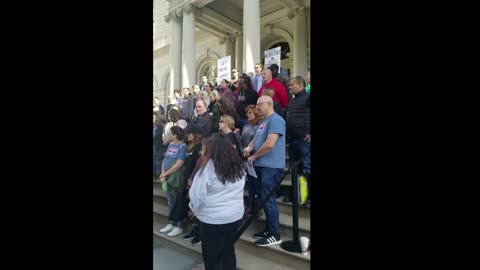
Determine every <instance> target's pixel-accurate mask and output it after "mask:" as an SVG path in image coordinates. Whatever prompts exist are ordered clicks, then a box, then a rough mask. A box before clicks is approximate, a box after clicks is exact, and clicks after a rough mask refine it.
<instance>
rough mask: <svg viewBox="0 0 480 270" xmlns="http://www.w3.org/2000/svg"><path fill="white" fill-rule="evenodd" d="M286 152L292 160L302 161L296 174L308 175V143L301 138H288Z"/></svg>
mask: <svg viewBox="0 0 480 270" xmlns="http://www.w3.org/2000/svg"><path fill="white" fill-rule="evenodd" d="M288 150H289V151H288V152H289V154H288V155H289V156H290V158H291V159H292V160H296V161H299V160H301V161H302V163H301V165H300V167H299V168H298V169H299V170H298V173H299V174H305V175H310V143H309V142H307V141H305V140H304V139H303V138H290V141H289V145H288Z"/></svg>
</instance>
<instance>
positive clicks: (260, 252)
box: [153, 158, 310, 270]
mask: <svg viewBox="0 0 480 270" xmlns="http://www.w3.org/2000/svg"><path fill="white" fill-rule="evenodd" d="M287 166H288V158H287ZM290 188H291V175H290V174H288V175H287V176H286V177H285V179H284V180H283V182H282V187H281V189H282V190H288V189H290ZM277 203H278V207H279V213H280V230H281V236H282V240H283V241H287V240H292V234H293V232H292V204H291V203H284V202H283V199H282V197H279V198H277ZM298 213H299V214H298V215H299V221H298V224H299V236H306V237H308V238H310V209H309V208H307V207H305V206H299V211H298ZM153 221H154V223H153V234H154V236H155V237H159V238H161V239H163V240H165V241H168V242H169V243H170V244H175V245H177V246H178V247H179V248H183V249H184V250H185V251H186V252H189V253H194V254H198V257H197V259H198V260H199V261H201V260H202V259H201V252H202V250H201V245H197V246H192V245H191V244H190V241H184V240H183V239H182V236H183V235H185V234H187V233H189V232H190V230H191V227H192V225H191V223H189V222H187V225H186V227H185V230H184V233H183V234H181V235H178V236H175V237H169V236H167V235H166V234H165V233H160V232H159V231H160V229H161V228H162V227H164V226H165V225H166V224H167V223H168V204H167V194H166V193H165V192H164V191H163V190H162V186H161V184H160V181H158V180H154V181H153ZM245 221H246V219H244V222H245ZM264 227H265V215H262V216H261V217H259V218H258V219H257V220H255V221H253V222H252V223H251V224H250V225H249V226H248V228H247V229H246V231H245V232H244V233H243V234H242V235H241V237H240V239H239V240H238V241H237V242H236V244H235V252H236V255H237V268H238V269H242V270H256V269H263V268H265V269H269V270H293V269H295V270H303V269H310V255H307V256H305V255H302V254H297V253H290V252H288V251H285V250H283V249H282V248H281V247H280V245H274V246H269V247H258V246H256V245H255V241H256V239H254V238H253V237H252V235H253V234H254V233H256V232H259V231H262V230H263V229H264Z"/></svg>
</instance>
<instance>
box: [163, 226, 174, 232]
mask: <svg viewBox="0 0 480 270" xmlns="http://www.w3.org/2000/svg"><path fill="white" fill-rule="evenodd" d="M173 228H175V226H173V225H172V224H168V225H167V226H165V227H163V229H161V230H160V232H169V231H171V230H172V229H173Z"/></svg>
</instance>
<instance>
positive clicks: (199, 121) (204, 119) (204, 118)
mask: <svg viewBox="0 0 480 270" xmlns="http://www.w3.org/2000/svg"><path fill="white" fill-rule="evenodd" d="M195 109H196V110H197V113H198V115H197V117H196V118H195V119H193V121H192V122H191V123H190V124H189V129H190V128H193V127H194V128H195V129H196V130H199V131H200V133H201V134H202V136H203V137H208V136H210V135H211V134H212V116H211V115H210V114H209V113H208V112H207V105H206V104H205V101H203V100H201V99H200V100H198V101H197V103H196V104H195Z"/></svg>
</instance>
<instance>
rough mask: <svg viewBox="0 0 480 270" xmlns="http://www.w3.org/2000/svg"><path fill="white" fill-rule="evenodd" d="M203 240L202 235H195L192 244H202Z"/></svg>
mask: <svg viewBox="0 0 480 270" xmlns="http://www.w3.org/2000/svg"><path fill="white" fill-rule="evenodd" d="M201 243H202V241H201V240H200V235H198V234H197V235H195V237H194V238H193V239H192V246H196V245H200V244H201Z"/></svg>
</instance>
